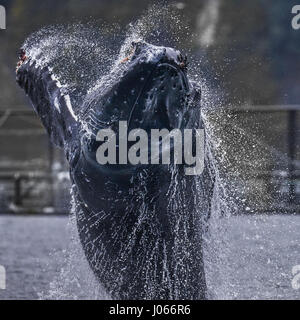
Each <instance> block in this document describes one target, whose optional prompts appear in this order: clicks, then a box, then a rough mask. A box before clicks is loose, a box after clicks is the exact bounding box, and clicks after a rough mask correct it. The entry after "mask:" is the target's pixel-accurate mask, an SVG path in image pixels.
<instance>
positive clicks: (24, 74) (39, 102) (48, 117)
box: [16, 55, 78, 147]
mask: <svg viewBox="0 0 300 320" xmlns="http://www.w3.org/2000/svg"><path fill="white" fill-rule="evenodd" d="M16 73H17V78H16V80H17V83H18V84H19V85H20V87H21V88H22V89H24V91H25V92H26V94H27V95H28V96H29V98H30V100H31V102H32V104H33V107H34V109H35V111H36V112H37V114H38V115H39V117H40V118H41V121H42V123H43V125H44V126H45V128H46V130H47V132H48V134H49V136H50V138H51V140H52V142H53V143H54V144H55V145H57V146H59V147H64V146H65V144H66V143H68V141H69V140H70V139H71V138H72V139H74V138H75V137H74V136H76V135H77V131H78V121H77V116H76V114H75V113H74V111H73V108H72V99H71V97H70V95H69V94H68V92H67V90H66V88H65V87H64V86H62V85H61V83H60V81H59V80H58V79H57V78H56V77H55V75H54V74H53V73H52V71H51V68H49V67H48V66H40V65H38V64H37V62H36V61H33V60H31V58H28V57H26V56H25V55H23V56H21V60H20V61H19V63H18V66H17V71H16Z"/></svg>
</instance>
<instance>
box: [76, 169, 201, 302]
mask: <svg viewBox="0 0 300 320" xmlns="http://www.w3.org/2000/svg"><path fill="white" fill-rule="evenodd" d="M135 179H136V184H134V185H133V186H132V189H129V191H124V189H123V187H122V186H119V185H118V184H117V183H113V184H105V185H103V186H102V189H101V194H102V196H101V198H102V201H103V206H102V208H103V210H102V211H101V212H98V213H97V214H95V212H92V211H90V210H89V209H88V208H86V207H85V206H84V201H83V200H82V198H81V195H80V192H78V190H77V191H76V192H75V193H76V199H77V201H78V203H79V207H78V210H77V213H76V214H77V225H78V231H79V236H80V240H81V243H82V245H83V249H84V252H85V255H86V257H87V260H88V261H89V264H90V266H91V268H92V270H93V271H94V273H95V275H96V277H97V278H98V279H99V281H100V283H101V284H102V285H103V287H104V288H105V289H106V290H107V292H108V293H109V294H110V295H111V296H112V298H113V299H134V300H143V299H151V300H170V299H184V300H198V299H205V298H206V291H207V290H206V282H205V275H204V263H203V257H202V239H201V225H200V224H201V223H200V219H199V217H198V212H197V210H196V208H195V202H194V199H193V198H194V194H195V190H194V188H195V184H194V182H193V178H191V177H188V178H186V177H183V176H181V177H180V176H177V177H176V178H175V180H174V177H173V182H172V183H171V181H172V174H171V172H170V173H169V174H168V175H166V174H164V176H163V177H162V176H161V177H160V176H159V175H157V172H156V173H155V174H153V175H152V176H151V173H149V176H147V177H142V178H138V177H136V178H135ZM140 179H143V180H144V187H143V188H141V187H140V186H141V181H140ZM158 185H159V186H160V187H159V192H157V188H158ZM155 190H156V191H155ZM132 192H133V194H132ZM134 192H135V194H134ZM173 192H176V197H170V193H173ZM130 193H131V195H130ZM114 195H116V196H114ZM105 198H106V199H107V200H106V201H105Z"/></svg>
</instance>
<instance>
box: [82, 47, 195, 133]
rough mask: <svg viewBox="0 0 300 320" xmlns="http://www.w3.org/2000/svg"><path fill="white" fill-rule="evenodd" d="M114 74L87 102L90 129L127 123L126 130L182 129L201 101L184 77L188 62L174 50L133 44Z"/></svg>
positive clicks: (185, 76)
mask: <svg viewBox="0 0 300 320" xmlns="http://www.w3.org/2000/svg"><path fill="white" fill-rule="evenodd" d="M118 67H119V68H117V70H118V71H117V72H115V73H112V75H111V77H110V78H109V79H106V80H105V81H104V82H106V83H102V85H103V86H105V88H103V86H100V87H99V88H98V90H95V91H94V92H93V93H92V94H91V95H90V97H88V98H87V103H86V107H85V108H83V110H88V112H87V115H88V116H89V117H90V118H92V121H90V120H88V122H92V123H91V125H92V126H95V129H99V128H98V127H97V123H98V125H99V126H100V127H102V126H103V124H105V125H106V126H111V125H112V126H114V122H116V121H120V120H122V121H127V122H128V128H129V129H133V128H142V129H145V130H148V129H162V128H165V129H169V130H170V129H174V128H184V127H186V125H187V122H188V120H189V119H188V118H189V117H190V113H191V109H192V107H193V106H195V103H191V102H192V101H193V102H195V100H198V101H199V99H200V92H199V90H195V88H194V86H192V85H191V83H190V81H189V79H188V77H187V58H186V57H183V55H182V54H181V53H180V52H179V51H178V50H175V49H173V48H168V47H161V46H154V45H151V44H148V43H146V42H142V41H139V42H133V43H132V51H131V53H130V54H129V56H128V57H127V58H125V59H124V60H122V61H121V62H120V63H119V66H118Z"/></svg>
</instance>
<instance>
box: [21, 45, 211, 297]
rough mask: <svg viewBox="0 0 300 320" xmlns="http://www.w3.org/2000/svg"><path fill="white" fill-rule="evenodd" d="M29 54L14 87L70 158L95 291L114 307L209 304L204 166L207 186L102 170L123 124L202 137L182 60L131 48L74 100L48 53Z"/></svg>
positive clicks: (167, 173) (167, 171)
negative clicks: (145, 302) (142, 302)
mask: <svg viewBox="0 0 300 320" xmlns="http://www.w3.org/2000/svg"><path fill="white" fill-rule="evenodd" d="M25 51H26V49H22V51H21V56H20V61H19V63H18V66H17V83H18V84H19V85H20V86H21V88H23V89H24V90H25V93H26V94H27V95H28V96H29V98H30V100H31V102H32V105H33V108H34V109H35V111H36V113H37V114H38V116H39V117H40V118H41V121H42V123H43V125H44V126H45V128H46V130H47V132H48V134H49V136H50V138H51V140H52V142H53V143H54V144H55V145H57V146H59V147H61V148H63V150H64V152H65V155H66V158H67V161H68V163H69V167H70V177H71V181H72V184H73V194H74V198H75V201H76V221H77V227H78V232H79V237H80V241H81V243H82V247H83V250H84V252H85V255H86V258H87V260H88V262H89V265H90V267H91V269H92V270H93V272H94V274H95V276H96V278H97V279H98V281H99V282H100V283H101V284H102V285H103V287H104V288H105V289H106V290H107V292H108V293H109V294H110V295H111V297H112V298H113V299H156V300H157V299H206V298H207V285H206V280H205V266H204V261H203V232H205V224H206V221H207V219H208V218H209V214H210V208H211V199H212V194H213V188H214V173H213V171H212V169H211V168H210V166H209V163H208V161H207V160H206V161H205V166H204V171H203V173H202V174H201V176H188V175H186V174H185V171H184V165H177V166H174V165H172V163H171V164H170V165H165V164H161V165H150V164H149V165H135V166H134V165H131V164H117V165H112V164H106V165H99V163H97V161H96V151H97V148H98V147H99V145H100V142H99V141H97V132H98V131H99V130H100V129H105V128H112V129H114V130H115V131H117V128H118V123H119V121H126V122H127V124H128V130H132V129H135V128H142V129H143V130H145V131H146V132H149V131H150V130H151V129H163V128H166V129H168V130H172V129H175V128H177V129H181V130H182V129H186V128H203V122H202V119H201V113H200V100H201V89H200V87H199V85H198V84H197V83H196V82H193V81H191V80H190V79H189V78H188V75H187V59H186V57H183V55H182V54H181V53H180V52H179V51H177V50H175V49H173V48H169V47H163V46H154V45H151V44H149V43H146V42H144V41H138V42H134V43H132V52H131V53H130V55H129V57H127V58H125V59H124V60H122V61H120V62H119V63H118V64H117V65H116V66H114V68H113V70H111V72H110V73H109V75H106V76H103V78H102V79H101V81H100V82H99V83H98V84H96V85H95V86H94V87H93V88H90V90H88V91H87V92H86V95H85V96H84V98H82V99H77V95H76V90H73V91H71V92H69V91H68V90H67V88H66V87H65V86H64V85H63V84H62V83H61V82H60V81H62V80H61V79H58V77H57V76H56V75H55V71H54V69H53V66H51V65H49V63H42V62H41V61H43V53H40V55H39V56H35V57H31V56H30V54H28V53H27V52H25ZM27 54H28V55H27ZM125 138H127V137H125ZM121 139H122V137H119V139H118V140H119V141H121ZM117 148H120V145H117Z"/></svg>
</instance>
